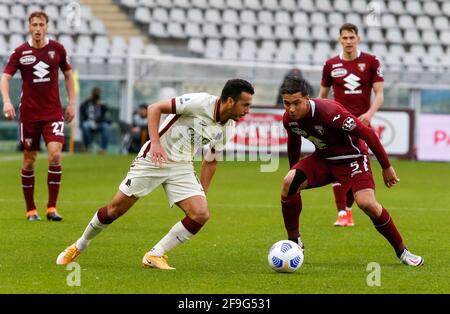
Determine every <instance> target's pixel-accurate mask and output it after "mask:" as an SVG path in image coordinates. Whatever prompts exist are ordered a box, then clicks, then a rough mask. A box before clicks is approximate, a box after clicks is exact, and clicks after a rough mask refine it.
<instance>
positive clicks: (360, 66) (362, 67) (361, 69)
mask: <svg viewBox="0 0 450 314" xmlns="http://www.w3.org/2000/svg"><path fill="white" fill-rule="evenodd" d="M358 68H359V70H360V71H361V72H364V70H365V69H366V64H365V63H358Z"/></svg>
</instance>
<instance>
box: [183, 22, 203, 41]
mask: <svg viewBox="0 0 450 314" xmlns="http://www.w3.org/2000/svg"><path fill="white" fill-rule="evenodd" d="M184 32H185V34H186V36H187V37H188V38H197V37H200V38H203V37H204V35H203V32H202V29H201V27H200V24H197V23H187V24H185V25H184Z"/></svg>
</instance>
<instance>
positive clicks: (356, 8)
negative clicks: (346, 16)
mask: <svg viewBox="0 0 450 314" xmlns="http://www.w3.org/2000/svg"><path fill="white" fill-rule="evenodd" d="M349 11H353V12H355V13H359V14H366V13H367V1H366V0H353V2H352V10H349ZM349 11H347V12H349ZM358 25H360V24H358Z"/></svg>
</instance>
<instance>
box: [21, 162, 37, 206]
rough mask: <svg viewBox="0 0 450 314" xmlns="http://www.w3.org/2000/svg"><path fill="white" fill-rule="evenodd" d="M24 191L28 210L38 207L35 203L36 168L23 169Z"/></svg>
mask: <svg viewBox="0 0 450 314" xmlns="http://www.w3.org/2000/svg"><path fill="white" fill-rule="evenodd" d="M22 191H23V196H24V198H25V203H26V205H27V211H30V210H34V209H36V204H35V203H34V170H25V169H22Z"/></svg>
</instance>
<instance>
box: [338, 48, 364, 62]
mask: <svg viewBox="0 0 450 314" xmlns="http://www.w3.org/2000/svg"><path fill="white" fill-rule="evenodd" d="M360 56H361V50H359V49H357V50H356V58H355V59H358V58H359V57H360ZM339 59H341V60H343V61H348V60H344V52H343V51H341V53H340V54H339Z"/></svg>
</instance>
